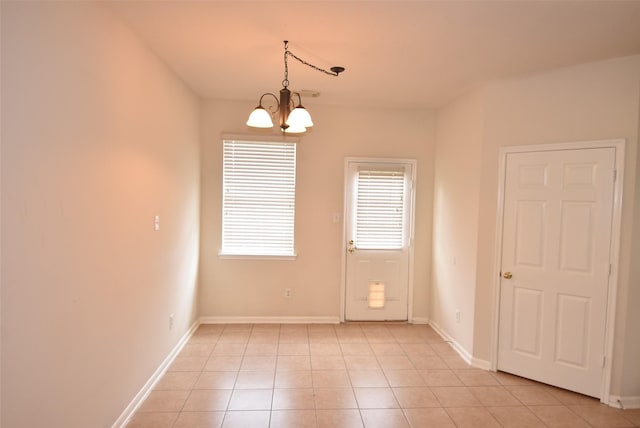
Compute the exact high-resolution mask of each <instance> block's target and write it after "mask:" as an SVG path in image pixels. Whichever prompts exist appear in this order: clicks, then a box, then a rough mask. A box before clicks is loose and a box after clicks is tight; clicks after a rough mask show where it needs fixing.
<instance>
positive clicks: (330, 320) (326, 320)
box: [200, 316, 340, 324]
mask: <svg viewBox="0 0 640 428" xmlns="http://www.w3.org/2000/svg"><path fill="white" fill-rule="evenodd" d="M339 323H340V317H337V316H336V317H200V324H339Z"/></svg>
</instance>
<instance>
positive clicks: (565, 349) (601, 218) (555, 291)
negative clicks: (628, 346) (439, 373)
mask: <svg viewBox="0 0 640 428" xmlns="http://www.w3.org/2000/svg"><path fill="white" fill-rule="evenodd" d="M506 160H507V163H506V182H505V197H504V219H503V242H502V273H503V277H502V279H501V285H500V287H501V288H500V320H499V345H498V369H499V370H503V371H507V372H510V373H514V374H517V375H520V376H524V377H528V378H531V379H535V380H538V381H541V382H545V383H549V384H552V385H556V386H560V387H562V388H566V389H570V390H573V391H577V392H580V393H583V394H587V395H592V396H599V394H600V388H601V383H602V375H603V371H602V356H603V355H604V335H605V323H606V308H607V294H608V278H609V263H610V262H609V251H610V250H609V249H610V240H611V219H612V217H611V216H612V208H613V169H614V162H615V149H613V148H611V149H609V148H601V149H584V150H559V151H544V152H529V153H511V154H508V155H507V158H506ZM507 273H508V275H507ZM507 276H508V277H509V278H507Z"/></svg>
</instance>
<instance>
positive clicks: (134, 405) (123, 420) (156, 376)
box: [111, 320, 200, 428]
mask: <svg viewBox="0 0 640 428" xmlns="http://www.w3.org/2000/svg"><path fill="white" fill-rule="evenodd" d="M199 325H200V322H199V320H196V321H195V322H194V323H193V324H192V325H191V327H190V328H189V330H187V332H186V333H185V334H184V335H183V336H182V337H181V338H180V340H179V341H178V343H177V344H176V346H174V347H173V349H172V350H171V352H170V353H169V355H167V358H165V359H164V361H162V363H161V364H160V366H159V367H158V368H157V369H156V371H155V372H154V373H153V374H152V375H151V377H150V378H149V380H148V381H147V383H145V384H144V386H143V387H142V389H141V390H140V392H138V393H137V394H136V396H135V397H133V400H131V403H129V405H128V406H127V408H126V409H124V411H123V412H122V414H121V415H120V417H119V418H118V419H117V420H116V421H115V422H114V424H113V425H112V426H111V428H123V427H125V426H126V425H127V423H128V422H129V419H130V418H131V416H133V414H134V413H135V412H136V410H138V407H140V405H141V404H142V402H143V401H144V400H145V398H147V396H148V395H149V393H150V392H151V390H152V389H153V387H154V386H155V384H156V383H157V382H158V381H159V380H160V378H161V377H162V375H164V373H165V372H166V371H167V369H168V368H169V366H170V365H171V363H173V360H175V358H176V357H177V356H178V354H179V353H180V351H182V348H184V345H186V343H187V342H188V341H189V339H190V338H191V336H192V335H193V333H194V332H195V331H196V329H197V328H198V326H199Z"/></svg>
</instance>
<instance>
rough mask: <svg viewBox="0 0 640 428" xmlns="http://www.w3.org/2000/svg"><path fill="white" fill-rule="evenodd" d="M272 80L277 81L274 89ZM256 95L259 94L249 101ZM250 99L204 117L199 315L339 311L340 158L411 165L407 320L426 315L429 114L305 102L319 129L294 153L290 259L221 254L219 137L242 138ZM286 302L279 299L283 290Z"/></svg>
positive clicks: (211, 106)
mask: <svg viewBox="0 0 640 428" xmlns="http://www.w3.org/2000/svg"><path fill="white" fill-rule="evenodd" d="M277 84H278V82H274V85H277ZM259 95H260V94H258V93H256V97H258V96H259ZM254 106H255V103H233V102H214V101H210V102H207V103H206V105H205V107H204V112H203V119H202V122H203V127H204V128H203V142H202V164H201V168H202V199H201V201H202V205H201V207H202V208H201V267H200V292H201V296H200V310H201V315H202V316H204V317H206V316H218V317H220V316H222V317H224V316H226V317H229V316H245V317H246V316H263V317H293V316H302V317H314V316H315V317H322V316H330V317H338V316H339V315H340V284H341V281H342V279H341V251H342V250H341V249H342V221H341V222H340V223H337V224H336V223H333V221H332V215H333V213H334V212H338V213H340V215H341V216H342V213H343V198H344V173H343V169H344V158H345V157H346V156H363V157H367V156H370V157H401V158H413V159H417V160H418V183H417V198H416V240H415V272H414V273H415V292H414V316H415V317H423V318H427V317H428V288H429V281H430V260H431V223H432V218H431V213H432V205H431V201H432V188H433V182H432V176H433V146H434V135H433V115H432V114H431V113H430V112H428V111H394V110H375V109H352V108H337V107H329V106H313V105H308V106H307V107H308V109H309V110H310V112H311V113H312V115H313V120H314V122H315V123H316V126H315V127H314V129H313V131H312V132H311V133H310V134H309V135H307V136H304V137H302V139H301V141H300V143H299V145H298V149H297V156H298V161H297V186H296V226H295V227H296V229H295V234H296V237H295V240H296V249H297V253H298V257H297V259H296V260H293V261H287V260H229V259H221V258H219V257H218V252H219V249H220V239H221V231H220V229H221V218H220V216H221V211H222V209H221V196H220V192H221V188H222V182H221V178H222V162H221V156H222V152H221V134H222V133H225V132H230V133H247V132H248V131H247V128H246V126H245V125H244V123H245V122H246V120H247V117H248V114H249V113H250V111H251V109H252V108H253V107H254ZM285 287H291V288H292V291H293V296H292V297H291V298H289V299H285V298H284V297H283V295H284V288H285Z"/></svg>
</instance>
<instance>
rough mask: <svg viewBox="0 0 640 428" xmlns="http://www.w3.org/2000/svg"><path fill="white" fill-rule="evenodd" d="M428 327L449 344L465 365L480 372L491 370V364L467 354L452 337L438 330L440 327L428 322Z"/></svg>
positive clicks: (440, 329)
mask: <svg viewBox="0 0 640 428" xmlns="http://www.w3.org/2000/svg"><path fill="white" fill-rule="evenodd" d="M429 325H430V326H431V328H433V329H434V330H435V332H436V333H438V334H439V335H440V336H442V338H443V339H444V340H446V341H447V342H449V343H450V344H451V347H452V348H453V349H454V350H455V351H456V352H457V353H458V354H459V355H460V357H461V358H462V359H463V360H464V361H465V362H466V363H467V364H469V365H470V366H473V367H476V368H479V369H482V370H490V369H491V362H489V361H486V360H481V359H479V358H475V357H474V356H473V355H471V353H469V351H467V350H466V349H464V347H463V346H462V345H460V344H459V343H458V342H457V341H456V340H455V339H454V338H453V337H451V336H449V335H448V334H447V333H446V332H445V331H444V330H443V329H442V328H440V326H439V325H438V324H437V323H435V322H433V321H430V322H429Z"/></svg>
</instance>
